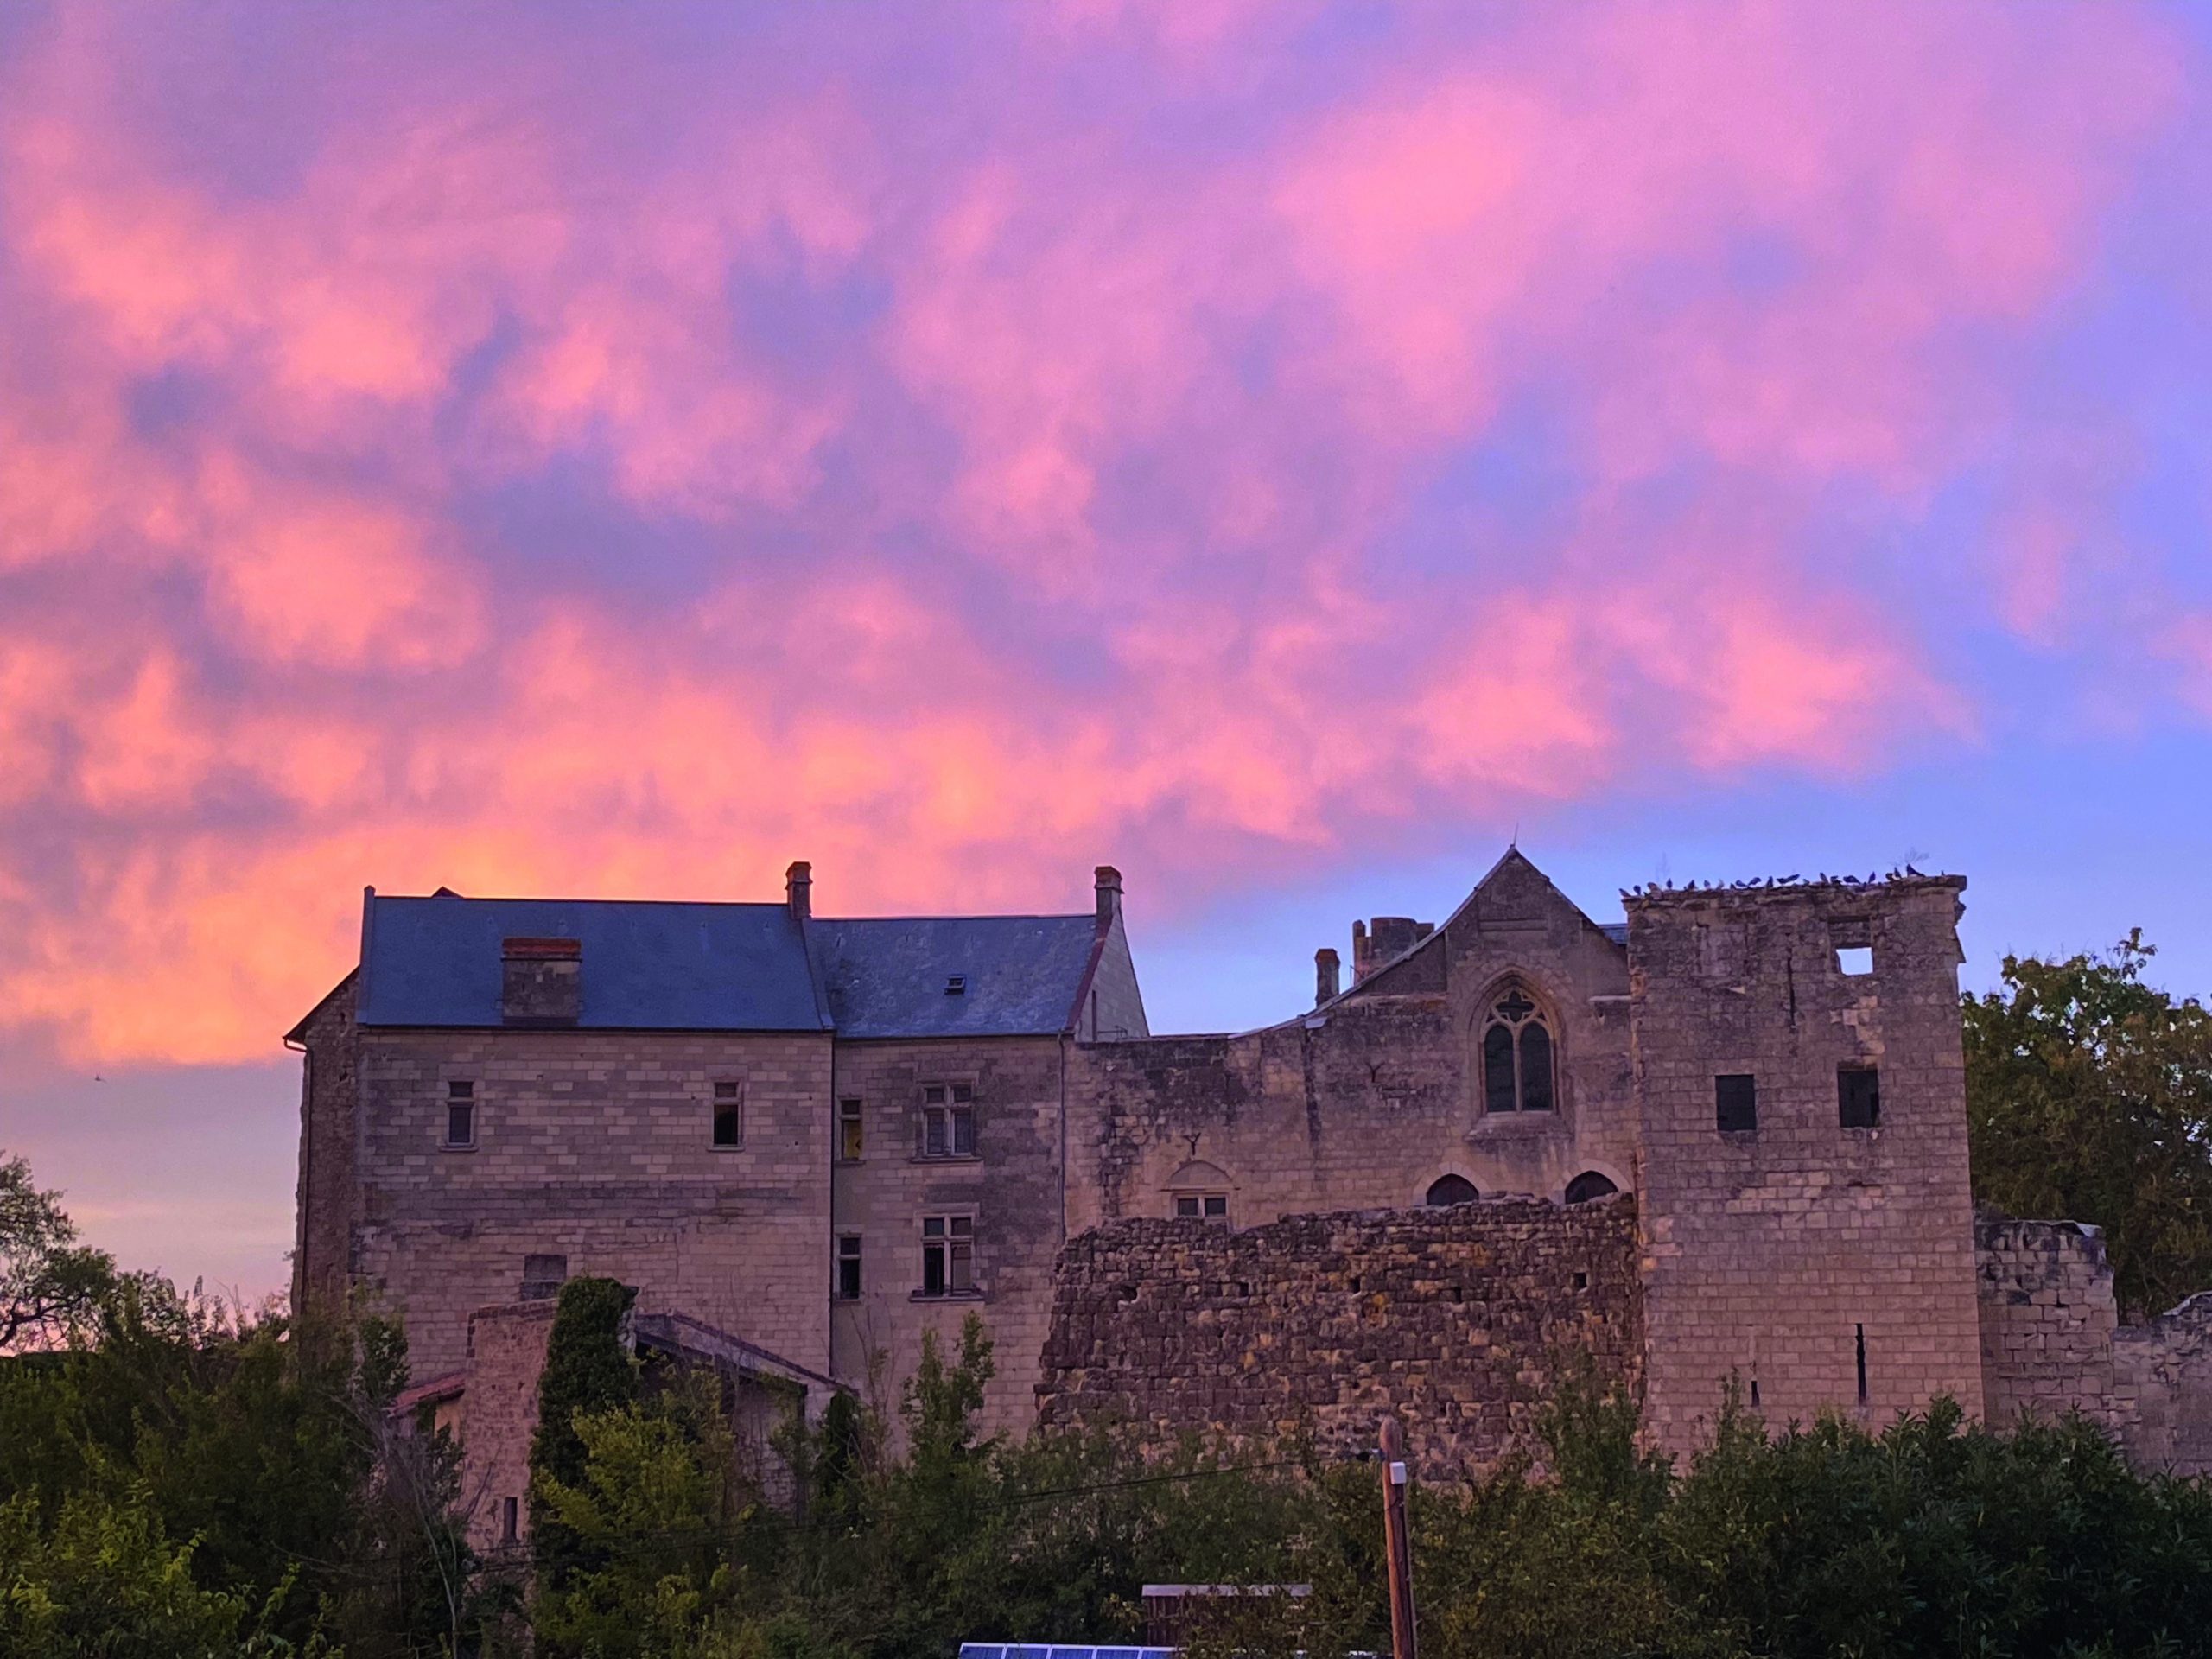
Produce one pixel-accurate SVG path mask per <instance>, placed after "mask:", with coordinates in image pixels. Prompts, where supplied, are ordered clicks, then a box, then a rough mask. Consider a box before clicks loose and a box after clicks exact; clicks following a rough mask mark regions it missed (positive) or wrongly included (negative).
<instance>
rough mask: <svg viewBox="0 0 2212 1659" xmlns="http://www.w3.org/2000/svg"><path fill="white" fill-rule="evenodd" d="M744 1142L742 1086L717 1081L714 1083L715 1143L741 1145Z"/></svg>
mask: <svg viewBox="0 0 2212 1659" xmlns="http://www.w3.org/2000/svg"><path fill="white" fill-rule="evenodd" d="M744 1144H745V1090H744V1087H743V1085H742V1084H734V1083H718V1084H715V1145H716V1146H718V1147H741V1146H743V1145H744Z"/></svg>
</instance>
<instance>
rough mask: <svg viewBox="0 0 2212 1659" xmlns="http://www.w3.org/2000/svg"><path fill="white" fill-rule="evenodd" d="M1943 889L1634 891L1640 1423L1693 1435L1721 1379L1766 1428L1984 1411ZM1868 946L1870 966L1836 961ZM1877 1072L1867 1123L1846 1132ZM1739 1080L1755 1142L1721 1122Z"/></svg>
mask: <svg viewBox="0 0 2212 1659" xmlns="http://www.w3.org/2000/svg"><path fill="white" fill-rule="evenodd" d="M1963 885H1964V884H1963V882H1961V881H1959V880H1954V879H1927V880H1910V879H1909V880H1902V881H1897V882H1885V883H1881V884H1878V885H1873V886H1862V887H1847V886H1845V885H1843V884H1841V883H1835V882H1830V883H1821V884H1807V885H1802V886H1797V887H1777V888H1773V889H1766V888H1745V889H1721V890H1718V891H1714V890H1711V889H1702V890H1697V891H1693V892H1681V891H1675V892H1669V893H1646V894H1643V895H1631V896H1630V899H1629V900H1628V903H1627V909H1628V916H1629V958H1630V984H1631V995H1632V996H1633V998H1634V1027H1635V1057H1636V1079H1637V1095H1638V1099H1639V1103H1640V1109H1641V1113H1642V1122H1643V1180H1642V1182H1641V1184H1640V1185H1641V1189H1642V1195H1643V1217H1644V1227H1645V1230H1646V1234H1647V1243H1648V1255H1649V1263H1650V1265H1649V1271H1648V1272H1647V1274H1646V1275H1645V1291H1646V1301H1645V1319H1646V1320H1647V1322H1648V1324H1649V1331H1650V1373H1649V1378H1648V1392H1647V1396H1646V1400H1647V1408H1648V1413H1647V1421H1648V1423H1649V1427H1650V1431H1651V1433H1652V1434H1653V1436H1654V1438H1655V1440H1656V1441H1657V1442H1658V1443H1659V1444H1660V1445H1661V1446H1664V1447H1666V1448H1667V1449H1669V1450H1670V1451H1675V1452H1682V1451H1687V1450H1688V1449H1690V1448H1691V1447H1693V1446H1696V1445H1698V1444H1699V1443H1700V1442H1701V1441H1702V1440H1705V1439H1706V1438H1707V1437H1708V1436H1709V1434H1710V1433H1711V1432H1712V1424H1713V1416H1714V1414H1715V1413H1716V1410H1717V1408H1719V1404H1720V1401H1721V1397H1722V1391H1723V1389H1724V1388H1725V1386H1726V1383H1727V1381H1728V1379H1729V1378H1730V1376H1736V1377H1738V1378H1739V1379H1741V1381H1742V1383H1743V1385H1744V1388H1745V1393H1746V1395H1749V1394H1750V1393H1751V1391H1752V1390H1753V1389H1754V1388H1756V1389H1757V1391H1758V1404H1759V1408H1760V1410H1761V1412H1762V1413H1763V1414H1764V1417H1765V1418H1766V1420H1767V1421H1769V1422H1770V1423H1772V1424H1776V1425H1777V1426H1779V1425H1781V1424H1783V1423H1787V1422H1789V1421H1801V1422H1809V1421H1812V1420H1813V1419H1814V1418H1815V1416H1817V1415H1818V1414H1821V1412H1822V1411H1826V1410H1834V1411H1840V1412H1842V1413H1843V1414H1846V1415H1848V1416H1852V1417H1853V1418H1855V1419H1856V1420H1857V1421H1860V1422H1862V1423H1864V1424H1866V1426H1868V1427H1879V1426H1880V1425H1881V1424H1883V1423H1885V1422H1887V1421H1889V1420H1890V1419H1891V1417H1893V1416H1894V1415H1895V1414H1897V1413H1898V1412H1900V1411H1919V1410H1923V1409H1925V1408H1926V1407H1927V1406H1928V1405H1929V1402H1931V1401H1932V1400H1933V1399H1935V1398H1936V1396H1938V1395H1948V1396H1950V1397H1951V1398H1953V1399H1955V1400H1956V1401H1957V1402H1959V1403H1960V1404H1961V1406H1963V1407H1964V1408H1966V1409H1967V1411H1968V1412H1969V1413H1973V1414H1979V1413H1980V1410H1981V1406H1982V1402H1981V1390H1982V1383H1981V1367H1980V1363H1979V1344H1980V1313H1979V1308H1978V1306H1977V1301H1976V1295H1975V1289H1976V1264H1975V1260H1974V1214H1973V1202H1972V1198H1971V1196H1970V1194H1969V1190H1968V1182H1967V1116H1966V1089H1965V1061H1964V1058H1963V1057H1962V1055H1961V1049H1960V1037H1959V991H1958V977H1957V970H1958V961H1959V946H1958V936H1957V931H1956V918H1957V915H1958V902H1959V889H1960V888H1961V887H1963ZM1870 944H1871V949H1872V971H1870V972H1866V973H1853V972H1850V971H1847V969H1848V968H1849V967H1850V966H1852V965H1855V964H1854V963H1849V962H1847V960H1846V959H1845V958H1843V957H1840V954H1839V953H1840V951H1842V950H1854V949H1861V948H1865V947H1867V946H1869V945H1870ZM1870 1067H1871V1068H1877V1071H1876V1075H1877V1076H1878V1081H1879V1090H1880V1110H1879V1122H1878V1124H1876V1125H1874V1126H1871V1127H1868V1126H1860V1125H1856V1124H1847V1123H1845V1122H1843V1116H1842V1112H1841V1107H1840V1091H1841V1089H1842V1087H1843V1082H1844V1078H1843V1073H1844V1072H1845V1071H1850V1072H1851V1073H1852V1074H1853V1077H1854V1078H1858V1077H1863V1076H1864V1074H1865V1069H1866V1068H1870ZM1720 1077H1751V1079H1752V1080H1753V1084H1754V1086H1755V1089H1756V1095H1757V1124H1756V1128H1752V1129H1750V1130H1744V1131H1738V1130H1733V1129H1724V1128H1721V1127H1720V1124H1719V1117H1718V1112H1717V1106H1718V1090H1719V1084H1718V1079H1719V1078H1720Z"/></svg>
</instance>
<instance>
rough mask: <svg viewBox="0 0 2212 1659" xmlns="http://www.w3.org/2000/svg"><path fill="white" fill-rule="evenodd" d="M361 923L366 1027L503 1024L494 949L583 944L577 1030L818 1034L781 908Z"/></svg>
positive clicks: (375, 910)
mask: <svg viewBox="0 0 2212 1659" xmlns="http://www.w3.org/2000/svg"><path fill="white" fill-rule="evenodd" d="M366 902H367V910H366V912H365V916H364V918H363V921H362V938H361V980H360V1007H359V1016H358V1017H359V1022H360V1023H361V1024H362V1025H364V1026H447V1027H474V1026H497V1025H499V1024H501V1023H502V1020H501V1014H500V1007H499V996H500V986H501V974H502V969H501V965H500V961H501V947H502V944H503V942H504V941H505V940H507V939H510V938H562V939H575V940H576V941H577V942H578V943H579V944H581V945H582V955H583V973H582V985H583V1007H582V1014H581V1016H580V1017H579V1018H578V1020H577V1021H576V1024H577V1027H579V1028H580V1029H584V1030H589V1029H593V1028H601V1029H613V1030H633V1031H635V1030H664V1031H820V1030H822V1029H823V1028H824V1027H825V1026H826V1024H827V1020H826V1019H825V1017H824V1014H823V1009H822V1006H821V1001H820V999H819V998H818V997H817V995H816V994H815V984H814V976H813V975H812V973H811V971H810V969H809V967H808V964H807V957H806V946H805V943H804V939H803V938H802V937H801V935H800V932H799V928H798V924H797V923H796V922H795V921H793V919H792V918H791V912H789V910H788V909H786V908H785V906H782V905H715V904H664V903H658V902H649V901H639V900H626V899H461V898H454V897H452V896H449V895H448V896H445V897H439V898H430V899H416V898H386V897H382V896H380V895H378V894H376V893H371V894H370V895H369V896H368V899H367V901H366Z"/></svg>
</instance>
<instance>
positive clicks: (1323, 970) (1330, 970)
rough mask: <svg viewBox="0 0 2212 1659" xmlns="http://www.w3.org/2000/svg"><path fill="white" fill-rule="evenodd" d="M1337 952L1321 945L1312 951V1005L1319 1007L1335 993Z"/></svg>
mask: <svg viewBox="0 0 2212 1659" xmlns="http://www.w3.org/2000/svg"><path fill="white" fill-rule="evenodd" d="M1337 969H1338V961H1337V953H1336V952H1335V951H1333V950H1330V949H1329V947H1328V946H1327V945H1323V946H1322V947H1321V948H1320V949H1319V950H1316V951H1315V952H1314V953H1313V1006H1314V1007H1317V1008H1318V1007H1320V1006H1321V1005H1322V1004H1323V1003H1324V1002H1326V1001H1328V1000H1329V999H1330V998H1331V997H1332V996H1334V995H1336V994H1337Z"/></svg>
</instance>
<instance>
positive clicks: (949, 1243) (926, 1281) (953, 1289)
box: [922, 1216, 976, 1296]
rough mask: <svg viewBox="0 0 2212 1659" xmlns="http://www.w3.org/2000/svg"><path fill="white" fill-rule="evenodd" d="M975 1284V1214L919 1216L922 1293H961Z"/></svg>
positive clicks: (952, 1294)
mask: <svg viewBox="0 0 2212 1659" xmlns="http://www.w3.org/2000/svg"><path fill="white" fill-rule="evenodd" d="M975 1288H976V1218H975V1217H973V1216H925V1217H922V1294H923V1295H925V1296H964V1295H966V1294H969V1292H971V1291H973V1290H974V1289H975Z"/></svg>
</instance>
